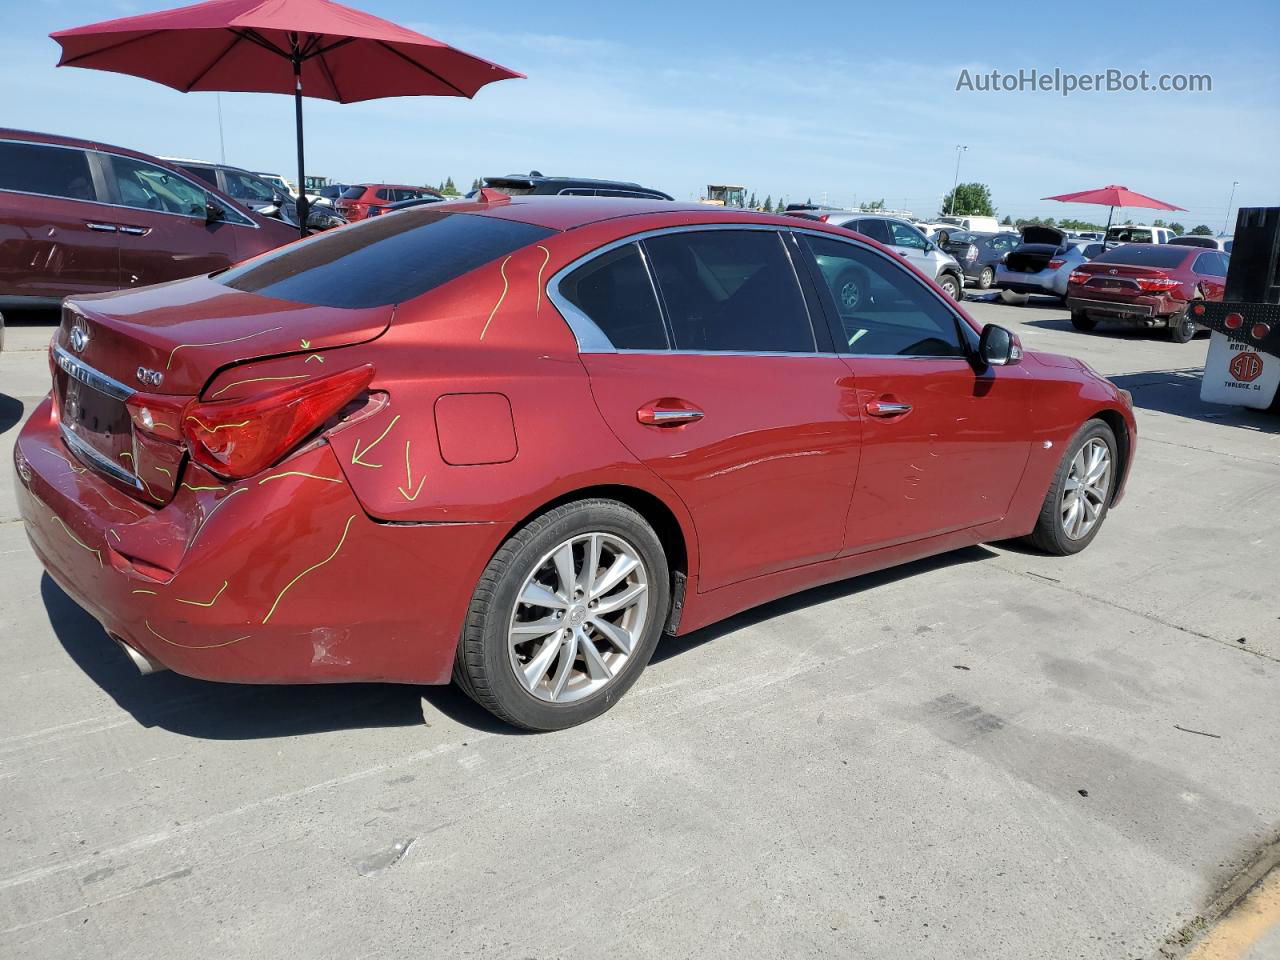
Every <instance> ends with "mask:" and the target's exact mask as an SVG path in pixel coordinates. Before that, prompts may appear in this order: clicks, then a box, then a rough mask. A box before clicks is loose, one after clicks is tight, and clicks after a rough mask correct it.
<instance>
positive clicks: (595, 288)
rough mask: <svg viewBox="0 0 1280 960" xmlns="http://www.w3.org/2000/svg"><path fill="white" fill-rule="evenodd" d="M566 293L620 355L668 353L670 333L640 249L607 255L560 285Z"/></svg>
mask: <svg viewBox="0 0 1280 960" xmlns="http://www.w3.org/2000/svg"><path fill="white" fill-rule="evenodd" d="M560 294H561V296H563V297H564V298H565V299H566V300H568V301H569V302H570V303H572V304H573V305H574V306H575V307H577V308H578V309H579V310H581V311H582V312H583V313H584V314H586V315H587V316H588V317H589V318H590V319H591V321H592V322H593V323H595V325H596V326H598V327H599V328H600V329H601V330H602V331H603V332H604V335H605V336H606V337H608V338H609V342H610V343H612V344H613V346H614V347H615V348H616V349H618V350H666V349H667V347H668V343H667V331H666V329H665V327H664V326H663V324H662V311H661V310H660V309H659V307H658V301H657V299H656V298H655V297H654V294H653V284H652V283H651V282H650V281H649V271H648V270H647V269H646V267H645V265H644V259H643V258H642V257H641V255H640V248H639V246H638V245H637V244H634V243H628V244H626V245H625V246H621V247H618V248H617V249H614V250H610V251H609V252H608V253H604V254H601V255H600V256H598V257H596V258H595V259H594V260H591V261H588V262H587V263H585V264H583V265H582V266H580V267H578V269H577V270H575V271H573V273H571V274H569V275H568V276H567V277H565V278H564V279H563V280H561V281H560Z"/></svg>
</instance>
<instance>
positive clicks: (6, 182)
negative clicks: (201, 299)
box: [0, 129, 298, 307]
mask: <svg viewBox="0 0 1280 960" xmlns="http://www.w3.org/2000/svg"><path fill="white" fill-rule="evenodd" d="M297 237H298V234H297V229H296V228H294V227H290V226H288V225H287V224H285V223H282V222H281V221H279V220H272V219H271V218H269V217H264V216H261V215H259V214H256V213H254V212H252V211H251V210H249V209H247V208H245V207H242V206H241V205H240V204H238V203H237V202H236V201H235V200H232V199H231V198H230V197H228V196H227V195H226V194H224V193H222V192H220V191H218V190H216V189H214V188H212V187H210V186H209V185H208V184H207V183H202V182H199V181H198V180H196V179H194V178H192V177H190V176H189V175H188V174H186V173H184V172H182V171H180V170H179V169H178V168H177V167H175V166H173V165H172V164H169V163H165V162H164V161H163V160H158V159H156V158H155V157H151V156H148V155H147V154H145V153H137V152H135V151H132V150H124V149H122V148H120V147H111V146H107V145H105V144H101V143H93V142H90V141H87V140H75V139H72V138H69V137H58V136H53V135H51V134H44V133H28V132H25V131H21V130H5V129H0V307H43V306H56V305H57V304H58V303H59V302H61V300H62V298H63V297H66V296H71V295H74V294H85V293H100V292H104V291H108V290H120V289H129V288H133V287H144V286H147V285H149V284H153V283H163V282H165V281H167V280H180V279H182V278H184V277H191V276H195V275H197V274H202V273H211V272H212V271H214V270H220V269H222V268H223V267H226V266H228V265H230V264H232V263H235V262H237V261H239V260H247V259H248V258H250V257H254V256H257V255H258V254H260V253H264V252H266V251H267V250H271V249H273V248H275V247H278V246H280V245H281V244H283V243H289V242H290V241H292V240H296V239H297Z"/></svg>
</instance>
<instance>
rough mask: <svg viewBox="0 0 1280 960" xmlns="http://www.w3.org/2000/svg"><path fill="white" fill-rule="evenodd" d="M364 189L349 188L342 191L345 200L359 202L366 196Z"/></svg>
mask: <svg viewBox="0 0 1280 960" xmlns="http://www.w3.org/2000/svg"><path fill="white" fill-rule="evenodd" d="M364 191H365V188H364V187H347V189H345V190H343V191H342V199H343V200H359V199H360V198H361V197H363V196H364Z"/></svg>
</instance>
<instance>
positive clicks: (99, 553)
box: [50, 513, 102, 566]
mask: <svg viewBox="0 0 1280 960" xmlns="http://www.w3.org/2000/svg"><path fill="white" fill-rule="evenodd" d="M50 516H51V517H52V518H53V519H54V520H56V521H57V522H58V526H60V527H61V528H62V530H63V532H64V533H66V535H67V536H68V537H70V538H71V539H72V540H74V541H75V543H76V545H77V546H80V547H83V548H84V549H85V550H88V551H89V552H90V553H92V554H93V555H94V556H95V557H97V558H98V566H102V551H100V550H95V549H93V547H91V546H89V545H88V544H87V543H85V542H84V541H83V540H81V539H80V538H79V537H77V536H76V535H75V534H74V533H72V532H71V528H70V527H68V526H67V525H66V524H65V523H63V522H62V518H61V517H60V516H58V515H57V514H56V513H54V514H50Z"/></svg>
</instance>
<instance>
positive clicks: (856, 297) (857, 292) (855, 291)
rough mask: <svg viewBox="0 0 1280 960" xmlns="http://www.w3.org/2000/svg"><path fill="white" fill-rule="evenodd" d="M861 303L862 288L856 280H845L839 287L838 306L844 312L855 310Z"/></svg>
mask: <svg viewBox="0 0 1280 960" xmlns="http://www.w3.org/2000/svg"><path fill="white" fill-rule="evenodd" d="M861 303H862V288H861V287H860V286H858V281H857V280H846V281H845V282H844V283H842V284H841V285H840V305H841V306H842V307H844V308H845V309H846V310H857V309H858V306H859V305H860V304H861Z"/></svg>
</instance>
